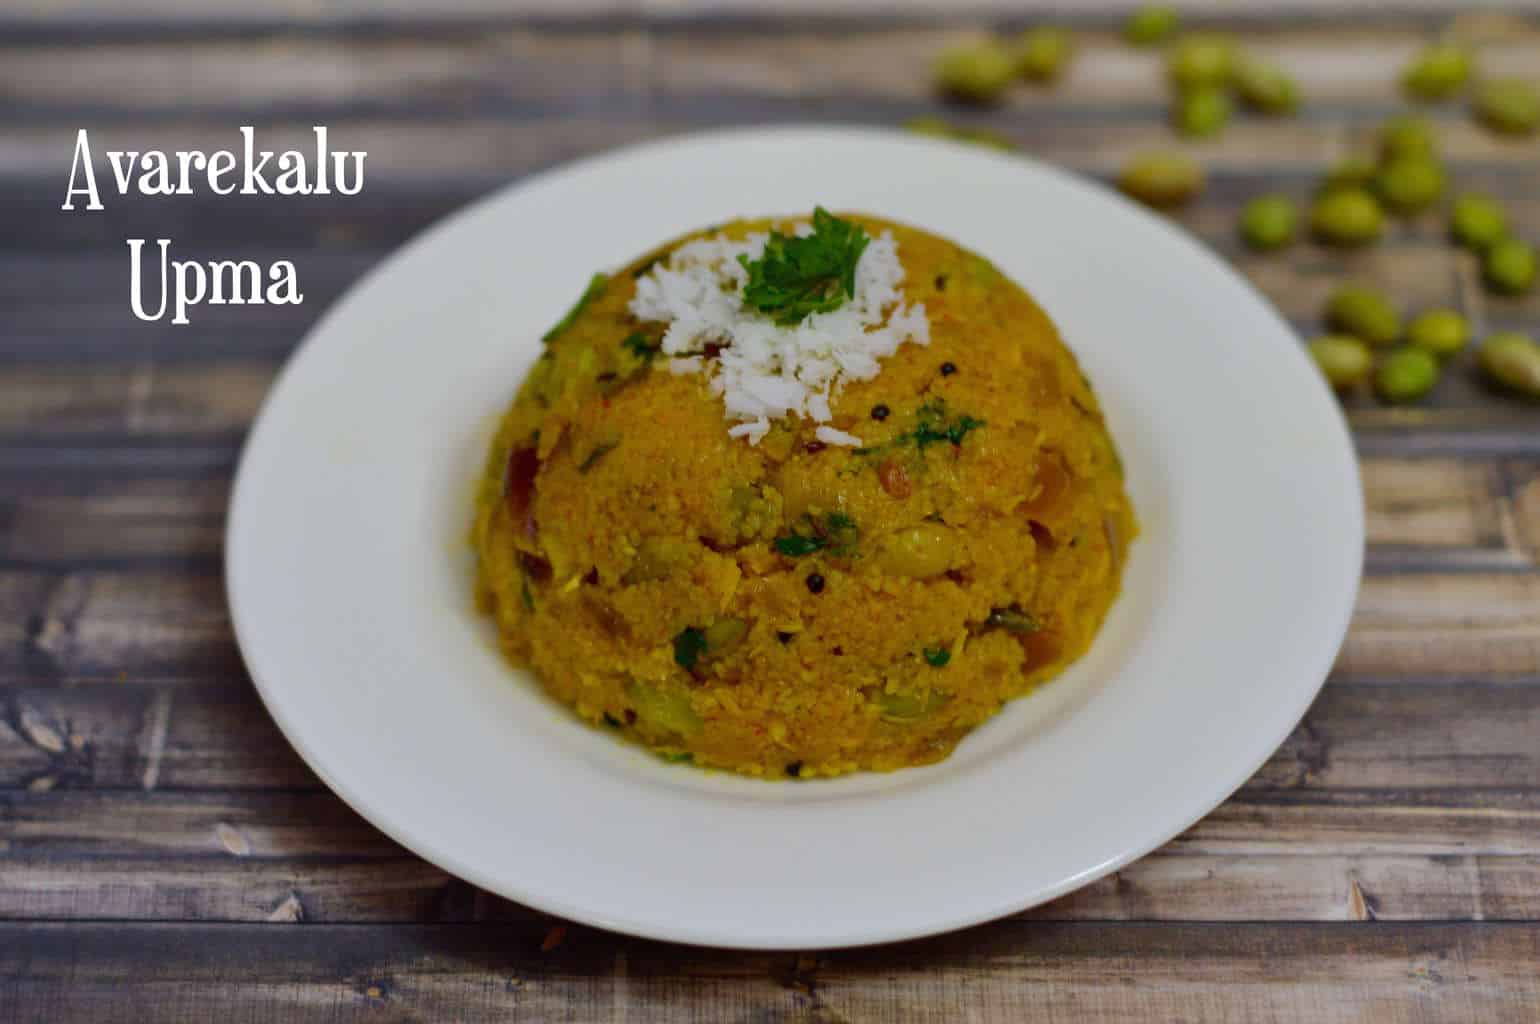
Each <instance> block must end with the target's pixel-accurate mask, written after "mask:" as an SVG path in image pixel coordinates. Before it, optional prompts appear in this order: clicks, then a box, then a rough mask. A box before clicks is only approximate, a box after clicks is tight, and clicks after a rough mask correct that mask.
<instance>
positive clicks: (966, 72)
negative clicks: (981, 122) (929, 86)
mask: <svg viewBox="0 0 1540 1024" xmlns="http://www.w3.org/2000/svg"><path fill="white" fill-rule="evenodd" d="M934 76H935V83H936V88H937V89H938V90H940V91H941V92H942V93H944V94H945V95H947V96H950V97H951V98H953V99H956V100H962V101H964V102H967V103H979V104H986V103H994V102H996V101H998V100H999V99H1000V97H1001V95H1002V94H1004V92H1005V90H1006V89H1007V88H1008V87H1009V86H1010V84H1011V80H1012V79H1014V78H1015V77H1016V60H1015V58H1014V57H1013V56H1012V55H1011V52H1010V51H1009V50H1008V49H1007V48H1006V47H1005V46H1004V45H1003V44H1001V43H1000V42H998V41H997V40H993V39H990V40H984V41H982V42H977V43H968V44H965V45H962V46H957V47H953V48H952V49H950V50H947V51H946V52H945V53H943V54H942V55H941V56H940V57H939V58H937V60H936V65H935V68H934Z"/></svg>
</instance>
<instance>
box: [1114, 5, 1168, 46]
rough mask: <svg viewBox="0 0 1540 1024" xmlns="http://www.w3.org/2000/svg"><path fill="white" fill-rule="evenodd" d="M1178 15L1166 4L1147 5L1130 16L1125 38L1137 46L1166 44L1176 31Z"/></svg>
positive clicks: (1124, 33)
mask: <svg viewBox="0 0 1540 1024" xmlns="http://www.w3.org/2000/svg"><path fill="white" fill-rule="evenodd" d="M1178 20H1179V19H1178V18H1177V13H1176V11H1175V10H1174V9H1172V8H1170V7H1167V6H1166V5H1165V4H1145V5H1144V6H1143V7H1140V8H1138V9H1136V10H1135V11H1134V12H1133V13H1132V14H1130V15H1129V16H1128V22H1127V23H1126V24H1125V25H1124V26H1123V38H1124V39H1127V40H1128V41H1129V42H1130V43H1133V44H1134V45H1135V46H1151V45H1153V44H1155V43H1159V42H1164V41H1165V40H1166V39H1169V38H1170V37H1171V35H1172V33H1174V32H1175V31H1176V27H1177V23H1178Z"/></svg>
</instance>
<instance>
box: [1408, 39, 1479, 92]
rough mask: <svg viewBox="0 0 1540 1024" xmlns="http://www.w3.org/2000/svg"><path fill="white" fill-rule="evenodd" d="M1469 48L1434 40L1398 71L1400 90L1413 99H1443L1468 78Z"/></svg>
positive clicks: (1461, 87) (1461, 85)
mask: <svg viewBox="0 0 1540 1024" xmlns="http://www.w3.org/2000/svg"><path fill="white" fill-rule="evenodd" d="M1470 63H1471V61H1470V51H1469V50H1467V49H1466V48H1465V47H1463V46H1460V45H1458V44H1456V43H1435V44H1433V45H1432V46H1430V47H1428V48H1427V49H1425V50H1423V51H1422V52H1421V53H1419V54H1418V55H1417V56H1416V57H1415V58H1414V59H1413V60H1412V62H1411V63H1410V64H1408V65H1407V66H1406V69H1405V70H1403V71H1402V72H1401V89H1402V90H1403V91H1404V92H1405V93H1406V94H1407V95H1408V96H1410V97H1412V98H1413V99H1416V100H1424V101H1433V100H1444V99H1448V98H1449V97H1451V96H1453V95H1454V94H1455V93H1457V92H1459V91H1460V90H1461V89H1463V88H1464V87H1465V83H1466V81H1467V80H1468V79H1469V78H1470Z"/></svg>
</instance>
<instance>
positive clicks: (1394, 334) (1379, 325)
mask: <svg viewBox="0 0 1540 1024" xmlns="http://www.w3.org/2000/svg"><path fill="white" fill-rule="evenodd" d="M1326 322H1327V323H1328V324H1330V325H1331V326H1332V327H1334V328H1336V329H1337V330H1339V331H1343V332H1345V333H1347V334H1351V335H1352V336H1353V337H1355V338H1359V339H1362V340H1363V341H1365V342H1367V343H1369V344H1370V345H1389V344H1391V343H1392V342H1394V341H1395V340H1396V339H1397V338H1399V337H1400V336H1401V314H1399V313H1397V312H1396V307H1395V306H1393V305H1392V304H1391V302H1390V300H1389V299H1388V298H1386V297H1385V294H1384V293H1383V292H1380V291H1376V290H1375V289H1373V288H1370V287H1368V286H1367V285H1362V284H1354V283H1349V284H1345V285H1342V286H1341V287H1339V288H1338V289H1337V290H1336V291H1334V292H1332V294H1331V297H1330V298H1328V299H1327V300H1326Z"/></svg>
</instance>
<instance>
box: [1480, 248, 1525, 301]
mask: <svg viewBox="0 0 1540 1024" xmlns="http://www.w3.org/2000/svg"><path fill="white" fill-rule="evenodd" d="M1481 272H1482V277H1483V278H1484V279H1485V280H1486V283H1487V285H1488V286H1489V287H1490V288H1491V289H1492V290H1493V291H1495V292H1500V293H1502V294H1504V295H1522V294H1524V293H1525V292H1527V291H1529V290H1530V289H1531V288H1533V287H1534V286H1535V247H1534V246H1532V245H1530V244H1529V243H1528V242H1525V241H1522V240H1521V239H1517V238H1504V239H1503V240H1502V241H1500V242H1497V243H1496V244H1495V245H1493V246H1492V247H1491V248H1490V249H1488V250H1487V252H1486V256H1485V258H1484V259H1483V260H1482V263H1481Z"/></svg>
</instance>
